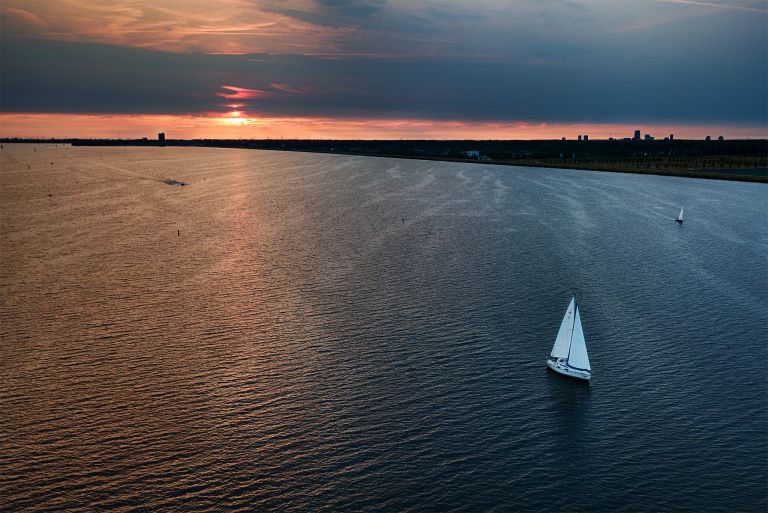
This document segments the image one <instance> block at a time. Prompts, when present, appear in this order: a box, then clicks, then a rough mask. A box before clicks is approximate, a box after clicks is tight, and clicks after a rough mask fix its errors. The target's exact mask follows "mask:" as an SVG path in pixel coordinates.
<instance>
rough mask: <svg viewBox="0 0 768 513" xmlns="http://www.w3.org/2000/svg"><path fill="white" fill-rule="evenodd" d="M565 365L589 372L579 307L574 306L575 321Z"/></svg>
mask: <svg viewBox="0 0 768 513" xmlns="http://www.w3.org/2000/svg"><path fill="white" fill-rule="evenodd" d="M566 365H567V366H568V367H570V368H572V369H577V370H583V371H591V370H592V368H591V367H590V366H589V355H588V354H587V341H586V340H584V330H583V329H582V327H581V316H580V315H579V307H578V306H576V319H575V320H574V323H573V337H571V350H570V351H569V352H568V362H567V363H566Z"/></svg>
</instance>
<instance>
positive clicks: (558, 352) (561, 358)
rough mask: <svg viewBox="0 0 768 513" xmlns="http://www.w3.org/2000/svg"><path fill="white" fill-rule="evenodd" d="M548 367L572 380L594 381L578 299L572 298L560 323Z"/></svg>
mask: <svg viewBox="0 0 768 513" xmlns="http://www.w3.org/2000/svg"><path fill="white" fill-rule="evenodd" d="M547 367H549V368H550V369H552V370H553V371H555V372H558V373H560V374H564V375H566V376H570V377H572V378H578V379H583V380H586V381H589V380H590V379H592V367H591V365H590V363H589V355H588V354H587V342H586V340H585V338H584V329H583V328H582V326H581V316H580V315H579V305H578V303H577V302H576V298H575V297H573V298H571V302H570V303H569V304H568V308H567V309H566V311H565V315H564V316H563V322H562V323H560V329H559V330H558V332H557V337H556V338H555V344H554V345H553V346H552V352H551V353H550V354H549V358H548V359H547Z"/></svg>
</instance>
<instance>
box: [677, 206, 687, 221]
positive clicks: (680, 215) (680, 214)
mask: <svg viewBox="0 0 768 513" xmlns="http://www.w3.org/2000/svg"><path fill="white" fill-rule="evenodd" d="M683 208H685V207H680V213H679V214H678V215H677V219H675V221H677V222H678V223H682V222H683Z"/></svg>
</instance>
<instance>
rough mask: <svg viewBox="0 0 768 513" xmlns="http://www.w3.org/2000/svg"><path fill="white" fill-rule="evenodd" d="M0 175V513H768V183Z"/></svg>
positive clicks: (107, 166) (419, 167)
mask: <svg viewBox="0 0 768 513" xmlns="http://www.w3.org/2000/svg"><path fill="white" fill-rule="evenodd" d="M10 151H11V152H14V151H15V152H16V154H15V158H16V159H17V160H18V162H19V163H18V167H19V169H18V170H17V169H16V167H14V165H12V163H9V162H4V165H3V168H2V173H0V177H1V178H2V183H1V185H2V192H3V206H2V223H0V233H2V236H3V239H2V250H1V251H2V255H1V256H2V267H0V271H2V283H1V284H0V285H1V286H2V288H1V289H0V291H2V302H1V303H0V306H1V307H2V310H0V313H2V319H3V321H2V327H1V328H0V335H2V338H1V343H0V349H1V350H2V352H1V353H0V357H1V358H0V373H1V374H2V378H1V379H2V381H1V382H0V383H1V384H2V387H1V388H0V412H2V415H1V416H0V443H2V453H1V454H0V501H2V502H0V509H2V510H3V511H27V510H29V511H32V510H46V509H69V510H79V511H86V510H105V509H114V510H119V511H134V510H157V511H161V510H165V511H168V510H173V511H221V510H243V511H247V510H255V511H350V512H352V511H355V512H356V511H468V512H469V511H548V512H549V511H645V512H647V511H651V512H653V511H660V512H661V511H664V512H667V511H690V512H710V511H712V512H715V511H723V512H733V511H744V512H746V511H759V512H762V511H766V508H768V470H767V469H768V466H767V464H768V402H767V401H766V396H767V395H766V394H767V392H768V379H767V377H768V371H767V369H768V367H767V366H766V357H768V348H767V346H766V342H767V341H768V313H767V312H768V310H767V309H766V303H767V300H768V265H766V264H768V260H767V258H766V255H768V201H767V200H768V194H767V191H768V189H766V187H765V185H759V184H746V183H736V182H725V181H714V180H696V179H683V178H668V177H656V176H639V175H627V174H612V173H597V172H588V171H572V170H550V169H527V168H511V167H495V166H483V165H465V164H451V163H440V162H421V161H412V160H395V159H371V158H362V157H346V156H329V155H311V154H290V153H275V152H255V151H254V152H249V151H240V150H212V149H173V148H162V149H161V148H158V149H131V148H120V149H96V148H91V149H88V148H68V149H56V150H53V149H52V150H50V151H57V152H59V153H57V155H56V162H57V166H62V169H64V170H66V171H63V170H62V171H61V172H59V173H57V174H55V175H54V176H52V175H51V174H50V173H52V171H51V170H50V169H43V171H40V173H41V174H29V173H28V174H24V173H23V172H22V168H23V169H26V164H27V160H30V159H33V158H34V157H33V156H31V155H27V153H25V151H26V150H24V148H23V147H15V148H14V147H11V150H10ZM41 158H43V159H45V158H47V157H46V156H43V157H41ZM30 162H33V164H34V161H32V160H30ZM34 167H35V166H34V165H33V166H32V168H33V169H34ZM41 167H42V166H41ZM158 176H161V177H171V178H173V179H177V180H182V181H184V182H188V183H189V184H190V185H189V186H188V187H184V188H176V187H168V186H167V185H165V184H163V183H161V182H159V181H158V180H156V179H154V178H156V177H158ZM49 189H50V190H53V194H54V196H53V197H48V196H47V193H48V190H49ZM681 205H685V213H686V220H685V222H684V223H683V225H680V224H677V223H675V222H674V221H673V219H674V217H675V216H676V215H677V213H678V211H679V209H680V206H681ZM177 230H179V231H178V233H177ZM574 294H575V295H577V297H578V298H579V302H580V309H581V316H582V323H583V326H584V331H585V335H586V338H587V347H588V350H589V353H590V360H591V362H592V369H593V371H594V379H593V382H592V384H591V385H586V384H582V383H580V382H577V381H573V380H570V379H566V378H563V377H561V376H558V375H555V374H552V373H551V372H548V371H547V370H546V368H545V365H544V363H545V359H546V356H547V354H548V352H549V350H550V349H551V347H552V344H553V342H554V339H555V335H556V333H557V329H558V327H559V324H560V321H561V319H562V316H563V313H564V312H565V308H566V306H567V304H568V302H569V300H570V298H571V296H572V295H574Z"/></svg>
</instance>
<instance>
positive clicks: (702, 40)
mask: <svg viewBox="0 0 768 513" xmlns="http://www.w3.org/2000/svg"><path fill="white" fill-rule="evenodd" d="M0 14H1V16H2V36H1V37H2V47H1V52H2V55H1V56H0V66H1V67H2V68H1V71H2V73H1V74H0V112H1V114H0V136H4V137H13V136H22V137H118V136H120V137H145V136H146V137H155V136H156V134H157V132H160V131H164V132H166V133H167V135H168V137H169V138H195V137H210V138H268V137H271V138H279V137H297V138H394V139H397V138H410V139H418V138H429V139H433V138H440V139H443V138H483V139H487V138H494V139H502V138H503V139H514V138H560V137H568V138H575V137H576V135H577V134H584V133H586V134H590V137H592V138H602V137H608V135H609V134H611V135H613V136H620V137H626V136H631V135H632V132H633V131H634V129H635V128H638V129H641V130H642V131H643V132H644V133H652V134H655V135H657V136H664V135H668V134H669V133H673V132H674V133H675V136H676V137H703V136H704V135H713V136H717V135H724V136H726V137H728V138H739V137H768V133H767V132H768V130H767V129H766V125H767V124H768V99H767V92H768V84H767V81H768V51H767V48H766V47H767V46H768V35H767V34H766V30H767V29H766V27H768V1H764V0H763V1H760V0H758V1H754V0H714V1H693V0H585V1H577V0H518V1H499V0H475V1H472V2H468V1H466V0H461V1H459V0H445V1H439V2H438V1H434V2H425V1H419V0H360V1H355V0H283V1H280V0H218V1H215V2H214V1H211V0H2V2H1V3H0Z"/></svg>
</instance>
